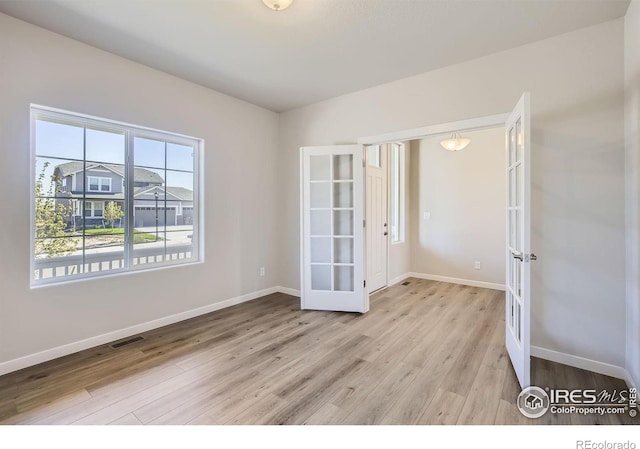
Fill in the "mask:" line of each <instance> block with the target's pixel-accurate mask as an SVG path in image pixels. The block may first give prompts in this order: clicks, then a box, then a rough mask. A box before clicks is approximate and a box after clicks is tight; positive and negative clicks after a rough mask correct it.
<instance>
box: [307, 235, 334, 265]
mask: <svg viewBox="0 0 640 449" xmlns="http://www.w3.org/2000/svg"><path fill="white" fill-rule="evenodd" d="M311 262H312V263H314V262H315V263H330V262H331V237H311Z"/></svg>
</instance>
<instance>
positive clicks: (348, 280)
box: [333, 266, 353, 292]
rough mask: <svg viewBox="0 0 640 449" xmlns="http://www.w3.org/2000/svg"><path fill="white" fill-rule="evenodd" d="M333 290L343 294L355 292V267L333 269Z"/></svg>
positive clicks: (336, 267) (335, 267)
mask: <svg viewBox="0 0 640 449" xmlns="http://www.w3.org/2000/svg"><path fill="white" fill-rule="evenodd" d="M333 282H334V286H333V289H334V290H335V291H341V292H352V291H353V267H350V266H334V267H333Z"/></svg>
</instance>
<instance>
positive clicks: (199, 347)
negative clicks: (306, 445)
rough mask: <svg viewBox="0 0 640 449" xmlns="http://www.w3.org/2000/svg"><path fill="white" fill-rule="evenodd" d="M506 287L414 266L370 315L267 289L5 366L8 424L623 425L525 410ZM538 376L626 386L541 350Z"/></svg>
mask: <svg viewBox="0 0 640 449" xmlns="http://www.w3.org/2000/svg"><path fill="white" fill-rule="evenodd" d="M504 329H505V327H504V293H503V292H498V291H494V290H487V289H481V288H475V287H466V286H460V285H453V284H446V283H441V282H434V281H426V280H419V279H410V284H409V285H407V286H403V285H396V286H393V287H391V288H389V289H386V290H383V291H381V292H379V293H377V294H376V295H374V296H373V297H372V301H371V311H370V312H369V313H367V314H365V315H359V314H347V313H332V312H314V311H301V310H299V302H298V298H294V297H292V296H287V295H284V294H274V295H269V296H266V297H264V298H260V299H258V300H255V301H251V302H249V303H245V304H241V305H238V306H235V307H231V308H228V309H224V310H220V311H217V312H214V313H211V314H208V315H204V316H201V317H198V318H194V319H191V320H188V321H183V322H181V323H177V324H174V325H171V326H166V327H163V328H161V329H157V330H154V331H150V332H146V333H144V334H142V335H143V336H144V340H142V341H139V342H136V343H132V344H130V345H127V346H123V347H121V348H119V349H113V348H111V347H110V346H108V345H105V346H100V347H97V348H93V349H90V350H86V351H83V352H80V353H77V354H73V355H70V356H67V357H63V358H61V359H58V360H54V361H51V362H47V363H44V364H41V365H38V366H35V367H31V368H27V369H24V370H22V371H19V372H16V373H12V374H9V375H6V376H2V377H0V423H3V424H27V423H31V424H72V423H74V424H119V425H124V424H137V425H139V424H494V423H496V424H555V423H567V424H576V423H577V424H580V423H585V424H596V423H597V424H618V423H636V424H637V421H631V420H630V418H628V417H626V416H624V417H621V416H605V417H598V416H574V415H570V416H569V415H564V416H553V415H550V414H547V415H546V416H545V417H543V418H541V419H538V420H528V419H526V418H524V417H523V416H522V415H521V414H520V413H519V411H518V410H517V408H516V406H515V399H516V397H517V395H518V393H519V388H518V384H517V381H516V379H515V374H514V373H513V371H512V369H511V366H510V364H509V360H508V357H507V354H506V352H505V348H504V332H505V330H504ZM532 377H533V383H534V384H536V385H539V386H549V387H557V388H568V387H581V388H596V387H598V388H599V389H602V388H607V389H617V390H620V389H623V388H625V385H624V382H622V381H621V380H618V379H613V378H610V377H606V376H602V375H598V374H594V373H590V372H587V371H582V370H578V369H575V368H570V367H567V366H564V365H559V364H555V363H551V362H547V361H543V360H537V359H534V361H533V374H532Z"/></svg>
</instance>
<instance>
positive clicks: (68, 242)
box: [34, 162, 77, 257]
mask: <svg viewBox="0 0 640 449" xmlns="http://www.w3.org/2000/svg"><path fill="white" fill-rule="evenodd" d="M48 166H49V162H45V164H44V167H43V168H42V171H41V172H40V174H39V175H38V179H37V180H36V185H35V244H34V256H35V257H38V256H41V255H46V256H47V257H54V256H64V255H68V254H70V253H72V252H73V251H75V249H76V245H77V241H76V239H72V238H68V237H67V233H66V232H65V231H66V229H67V218H69V217H71V212H72V208H71V206H70V205H69V200H62V201H60V200H57V199H56V198H54V197H55V196H57V194H59V193H60V192H61V189H60V182H59V179H58V178H57V177H56V176H51V183H50V185H49V190H48V191H47V192H46V194H45V193H44V180H45V176H46V175H45V171H46V169H47V167H48Z"/></svg>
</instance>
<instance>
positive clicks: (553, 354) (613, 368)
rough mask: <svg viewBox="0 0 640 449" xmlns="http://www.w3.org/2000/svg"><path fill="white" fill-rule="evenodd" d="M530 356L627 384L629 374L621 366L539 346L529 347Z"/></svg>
mask: <svg viewBox="0 0 640 449" xmlns="http://www.w3.org/2000/svg"><path fill="white" fill-rule="evenodd" d="M531 356H532V357H538V358H540V359H545V360H550V361H552V362H556V363H562V364H563V365H569V366H573V367H574V368H580V369H584V370H587V371H593V372H594V373H599V374H604V375H605V376H611V377H615V378H618V379H623V380H624V381H625V382H627V385H628V383H629V382H628V380H629V379H630V376H629V375H628V374H629V373H627V370H626V369H624V368H623V367H621V366H617V365H611V364H610V363H604V362H598V361H597V360H591V359H587V358H584V357H579V356H577V355H571V354H565V353H564V352H558V351H553V350H551V349H546V348H540V347H539V346H531Z"/></svg>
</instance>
